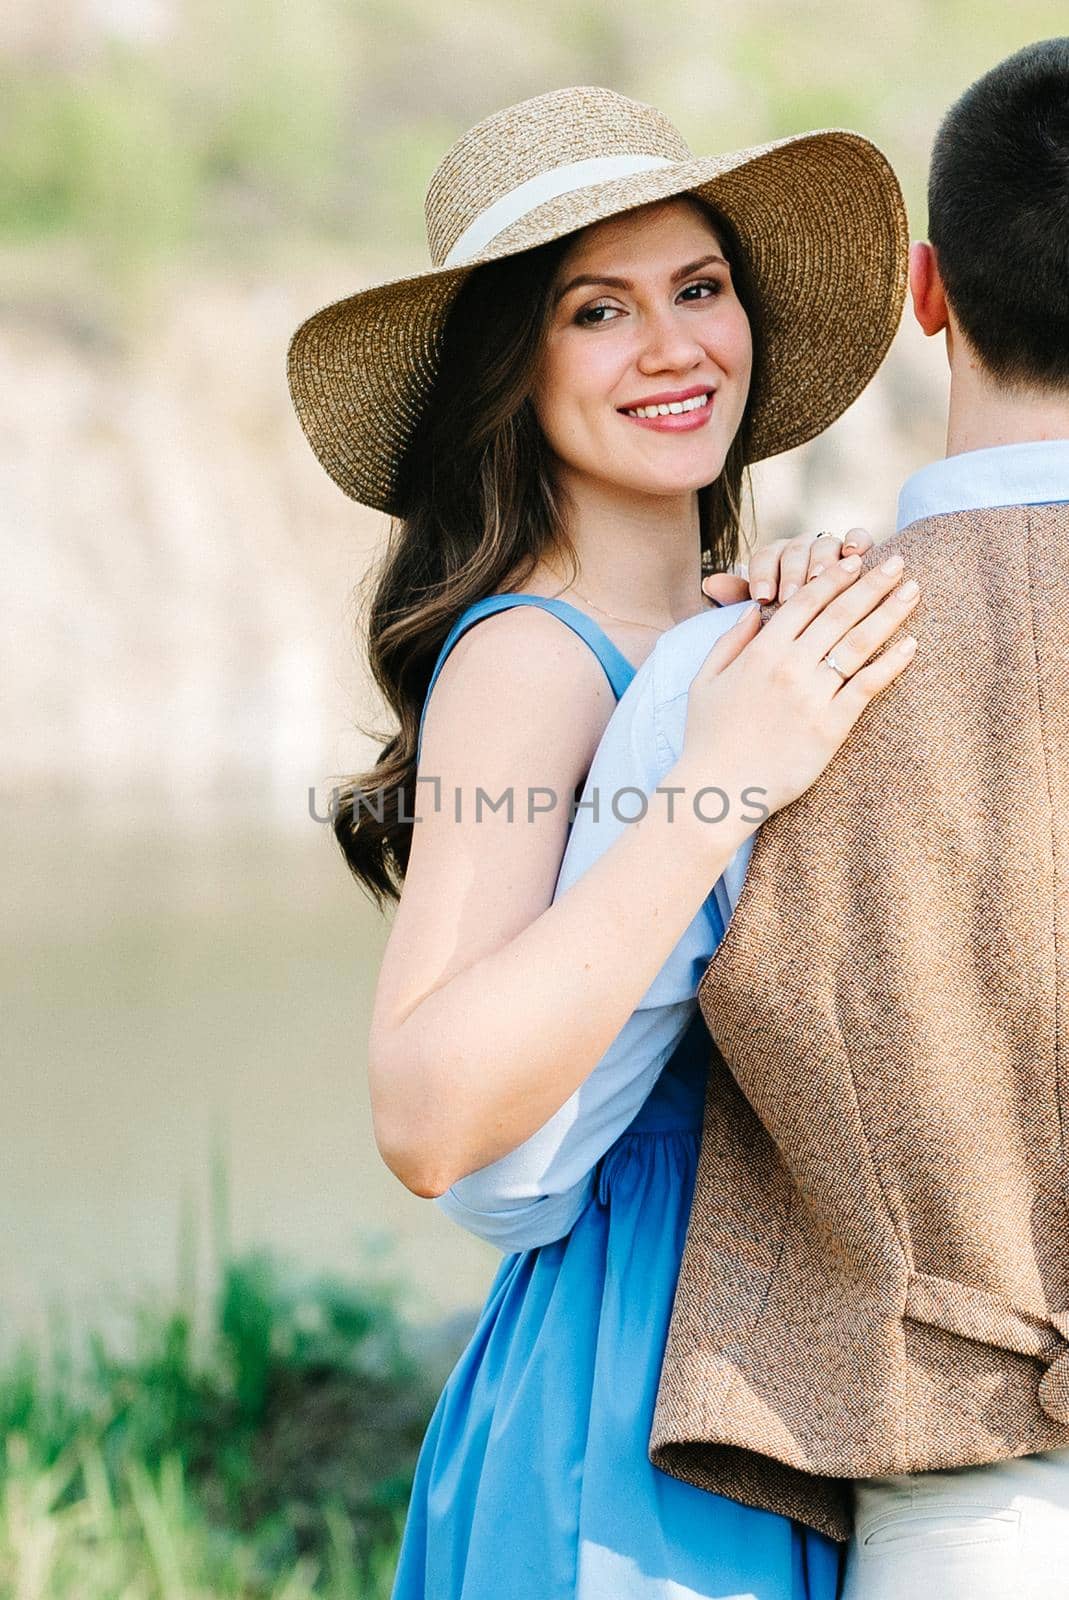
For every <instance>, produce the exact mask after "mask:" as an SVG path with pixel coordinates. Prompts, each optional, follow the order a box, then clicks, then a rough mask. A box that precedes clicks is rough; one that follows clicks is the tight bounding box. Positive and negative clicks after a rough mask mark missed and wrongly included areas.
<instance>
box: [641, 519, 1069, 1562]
mask: <svg viewBox="0 0 1069 1600" xmlns="http://www.w3.org/2000/svg"><path fill="white" fill-rule="evenodd" d="M896 548H897V549H898V550H899V551H900V552H901V554H902V555H903V557H904V559H905V564H906V575H907V576H908V575H913V576H915V577H916V578H917V579H918V581H919V582H920V585H921V599H920V603H919V604H918V606H917V607H916V608H915V610H914V612H913V613H912V615H911V618H910V621H909V628H910V630H911V631H913V632H915V633H916V635H917V638H918V641H919V649H918V652H917V655H916V657H915V659H914V660H913V662H912V663H911V664H910V666H909V667H908V668H907V669H906V671H905V672H904V673H903V674H902V676H901V677H900V678H899V679H898V680H897V682H896V683H895V684H894V685H893V687H892V688H890V689H889V690H887V691H886V693H884V694H883V695H881V696H879V697H878V698H877V699H876V700H875V701H874V702H873V704H872V705H870V706H869V707H868V709H867V710H866V711H865V712H864V713H863V715H862V717H861V719H860V721H859V722H858V724H857V726H856V727H855V728H854V729H853V730H852V732H851V733H850V735H849V737H848V738H847V740H846V743H845V744H844V746H843V747H842V749H841V750H839V751H838V752H837V753H836V755H835V757H834V758H833V759H832V761H831V763H830V765H829V766H828V767H827V768H826V769H825V771H824V773H823V774H822V775H821V777H820V778H819V779H818V780H817V782H816V783H815V784H814V785H813V787H812V788H810V789H809V790H808V791H807V792H806V793H805V794H804V795H802V796H801V797H800V798H799V799H798V800H797V801H795V802H794V804H793V805H790V806H788V807H787V808H786V809H785V810H783V811H781V812H778V813H777V814H776V815H775V816H773V817H771V818H770V819H769V820H768V821H767V822H766V823H765V824H764V825H763V827H762V828H761V830H760V832H759V833H758V835H757V838H756V839H755V842H754V849H753V854H752V856H751V860H750V865H749V871H748V875H747V878H746V882H745V884H744V887H743V891H742V894H741V897H740V899H739V902H738V905H737V906H736V909H735V912H734V914H733V916H732V918H731V922H730V924H729V926H728V931H727V936H726V938H725V940H724V942H723V943H722V944H721V946H720V947H719V949H718V951H717V953H716V955H715V956H714V958H713V960H712V962H711V963H710V965H709V967H708V969H707V971H706V973H705V976H704V977H703V979H702V982H701V985H700V987H699V991H698V994H699V1001H700V1005H701V1010H702V1013H703V1015H704V1017H705V1020H706V1022H707V1024H708V1026H709V1031H710V1033H711V1034H712V1036H713V1038H714V1039H715V1041H716V1044H715V1045H714V1047H713V1051H712V1061H711V1066H710V1076H709V1086H708V1092H707V1096H706V1103H705V1120H704V1128H703V1137H702V1148H701V1159H700V1162H699V1168H698V1173H697V1180H696V1186H695V1194H694V1203H693V1210H692V1214H691V1220H690V1225H689V1229H688V1233H687V1240H686V1247H685V1251H684V1255H683V1261H682V1266H681V1270H680V1275H679V1281H678V1287H677V1291H676V1297H675V1304H674V1308H673V1314H672V1320H671V1325H670V1328H669V1335H668V1343H667V1349H666V1353H665V1359H664V1365H663V1369H662V1373H661V1379H660V1387H659V1391H658V1395H657V1404H656V1410H655V1414H654V1420H653V1428H652V1432H651V1436H650V1459H651V1461H652V1462H653V1463H654V1465H655V1466H657V1467H659V1468H661V1469H662V1470H663V1471H665V1472H668V1473H671V1474H673V1475H674V1476H676V1477H678V1478H683V1479H685V1480H687V1481H689V1482H691V1483H695V1484H698V1485H700V1486H701V1487H703V1488H705V1489H710V1490H714V1491H715V1492H717V1493H719V1494H725V1495H728V1496H730V1497H732V1498H734V1499H736V1500H740V1501H743V1502H745V1503H747V1504H751V1505H758V1506H763V1507H767V1508H769V1509H772V1510H775V1511H779V1512H783V1513H786V1514H788V1515H792V1516H795V1517H798V1518H800V1519H801V1520H802V1521H804V1522H807V1523H809V1524H810V1525H811V1526H812V1527H814V1528H818V1529H821V1530H822V1531H824V1532H825V1533H828V1534H830V1535H831V1536H832V1537H833V1538H836V1539H840V1540H845V1539H846V1538H848V1537H849V1534H850V1531H851V1521H852V1495H851V1492H850V1482H849V1480H851V1479H853V1478H858V1477H869V1476H875V1475H883V1474H887V1473H897V1472H916V1471H926V1470H929V1469H934V1468H940V1467H954V1466H963V1465H967V1464H974V1463H979V1462H990V1461H995V1460H999V1459H1001V1458H1004V1457H1009V1456H1020V1455H1030V1454H1034V1453H1036V1452H1038V1451H1043V1450H1048V1449H1055V1448H1065V1447H1069V1209H1067V1206H1069V1164H1067V1163H1069V1151H1067V1137H1069V1136H1067V1127H1069V506H1040V507H1037V506H1033V507H1011V508H1009V509H1002V510H994V511H974V512H961V513H955V514H953V515H943V516H939V517H932V518H929V519H927V520H926V521H923V522H919V523H914V524H913V525H912V526H910V527H908V528H907V529H905V530H904V531H903V532H902V533H900V534H898V535H897V536H896V537H894V538H893V539H890V540H888V541H886V542H885V543H884V544H882V545H881V546H880V548H879V550H878V551H874V552H872V553H870V555H869V556H868V557H867V558H866V565H867V566H868V565H872V564H874V563H875V562H876V561H878V560H882V559H883V558H884V557H885V556H886V554H887V552H888V551H889V550H890V549H896ZM770 609H771V608H766V612H767V611H768V610H770ZM897 637H898V636H897V635H896V638H897Z"/></svg>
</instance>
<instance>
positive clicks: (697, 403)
mask: <svg viewBox="0 0 1069 1600" xmlns="http://www.w3.org/2000/svg"><path fill="white" fill-rule="evenodd" d="M708 403H709V394H708V393H706V394H696V395H695V396H694V397H693V399H691V400H673V401H671V402H670V403H669V404H667V405H663V404H662V405H659V406H637V407H636V408H635V410H634V411H628V412H627V415H628V416H629V417H668V416H678V414H679V413H680V412H681V411H700V410H701V408H702V406H705V405H708Z"/></svg>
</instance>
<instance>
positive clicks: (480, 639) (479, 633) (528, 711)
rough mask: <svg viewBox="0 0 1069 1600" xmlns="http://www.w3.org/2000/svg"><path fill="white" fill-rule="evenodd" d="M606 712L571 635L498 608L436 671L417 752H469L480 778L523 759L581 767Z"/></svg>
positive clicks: (607, 695) (595, 672) (602, 687)
mask: <svg viewBox="0 0 1069 1600" xmlns="http://www.w3.org/2000/svg"><path fill="white" fill-rule="evenodd" d="M462 615H463V613H462ZM614 704H615V701H614V698H613V694H612V690H611V687H610V685H609V683H608V682H607V680H606V678H605V674H604V672H603V670H602V668H601V665H600V663H599V661H598V659H597V657H596V656H595V655H594V654H593V652H592V651H591V649H590V647H589V646H588V645H587V644H586V643H585V642H584V641H583V640H582V639H581V638H579V637H578V635H577V634H575V633H573V632H572V631H571V629H569V628H566V627H564V626H562V624H561V622H560V620H559V618H557V617H555V616H554V615H553V614H552V612H550V611H548V610H546V609H545V608H544V607H542V606H538V605H526V604H523V605H514V606H508V607H504V608H502V609H500V610H495V611H493V612H492V613H490V614H489V615H483V616H480V617H478V618H477V619H476V620H475V621H474V622H473V623H472V624H471V625H470V626H469V627H467V628H465V630H464V632H463V633H462V634H461V635H460V636H459V638H457V640H456V641H455V643H454V644H453V646H452V648H451V649H450V651H449V653H448V655H447V656H446V658H445V660H444V661H443V662H442V666H441V670H440V672H439V674H438V678H437V680H436V682H435V685H434V688H433V690H432V691H431V694H430V697H429V699H428V703H427V709H426V713H425V721H424V734H423V749H424V751H425V752H428V751H429V752H431V753H432V754H433V753H434V752H435V751H436V750H438V751H441V753H442V755H443V756H447V755H448V754H449V753H450V752H454V751H456V750H457V749H458V747H461V746H463V747H466V748H468V749H470V748H471V747H472V746H473V745H477V746H478V748H479V753H480V759H481V761H482V762H483V763H484V764H485V765H486V766H487V767H488V768H489V767H491V766H493V767H507V766H509V765H510V764H520V765H522V766H524V767H527V766H529V765H530V762H531V760H532V758H534V759H536V760H537V759H541V760H542V761H543V762H552V764H553V765H554V767H555V768H557V769H559V768H560V767H561V766H562V765H563V766H564V767H567V768H571V767H573V766H575V765H576V763H579V764H580V765H582V763H583V762H584V761H585V762H586V765H587V766H588V765H589V762H590V760H591V759H592V758H593V753H594V750H595V749H596V748H597V744H598V741H599V739H600V738H601V735H602V733H603V732H604V729H605V724H606V723H607V722H608V720H609V717H610V716H611V715H612V710H613V707H614ZM436 759H437V757H436ZM582 770H583V771H584V772H585V770H586V766H583V767H582ZM546 781H547V782H548V781H549V779H548V778H547V780H546Z"/></svg>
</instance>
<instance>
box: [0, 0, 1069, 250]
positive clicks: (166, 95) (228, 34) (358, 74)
mask: <svg viewBox="0 0 1069 1600" xmlns="http://www.w3.org/2000/svg"><path fill="white" fill-rule="evenodd" d="M860 18H861V14H860V13H859V12H858V11H857V8H856V7H852V6H850V5H849V4H847V3H846V0H804V3H803V0H751V3H749V4H747V5H746V6H744V7H740V6H738V5H737V4H733V3H729V0H712V4H710V3H709V0H700V3H699V0H675V4H674V5H673V6H672V7H670V8H669V9H668V10H667V11H666V10H665V9H664V8H663V7H661V8H658V7H656V6H655V5H654V3H653V0H617V3H616V4H614V5H613V6H612V7H606V6H605V5H603V4H602V3H601V0H539V4H537V5H535V4H534V3H533V0H510V3H508V4H506V5H501V4H495V3H493V0H467V3H466V4H465V5H464V6H462V7H447V6H444V5H428V4H426V3H422V4H417V0H304V3H302V4H301V5H300V6H294V5H292V4H289V3H288V0H231V3H229V4H228V5H226V6H223V7H220V6H217V5H209V3H208V0H185V3H184V4H182V5H181V6H177V7H175V9H174V12H173V16H172V17H171V21H170V22H169V23H168V24H166V26H167V27H168V28H169V31H167V32H164V33H163V34H159V33H157V34H156V35H152V34H151V33H150V34H149V35H147V36H144V37H141V38H133V37H129V36H128V37H125V38H121V37H119V36H117V35H116V34H115V33H114V32H110V33H109V32H108V30H107V25H106V24H105V23H104V22H100V21H98V22H97V23H95V24H93V25H91V26H90V27H89V28H88V37H87V38H86V39H85V40H84V41H83V45H82V48H81V50H80V52H79V53H78V55H77V58H76V59H73V58H71V57H70V54H69V53H65V52H61V51H49V50H47V49H36V50H34V49H29V48H28V49H27V50H26V51H25V56H24V59H22V60H19V59H18V57H17V55H15V54H11V55H10V56H9V59H8V60H7V62H6V64H4V65H3V66H2V67H0V240H3V239H5V238H6V239H7V240H8V241H14V242H20V241H21V242H23V243H26V242H28V241H32V240H49V239H51V240H57V239H62V238H64V237H69V238H72V239H76V240H78V241H79V242H80V243H82V244H83V245H88V246H89V247H91V249H92V251H93V261H94V266H95V267H96V268H97V269H99V270H100V271H101V272H103V273H104V274H105V275H106V276H107V277H109V278H112V279H116V278H123V277H125V278H128V279H129V278H131V277H136V276H137V275H138V274H140V273H141V272H142V271H143V269H144V268H146V267H147V266H149V265H150V264H151V263H152V262H154V261H160V260H163V259H168V260H169V259H172V258H174V257H175V256H177V255H181V254H182V253H183V252H185V251H187V250H189V249H190V248H191V247H197V248H202V247H211V248H213V249H216V250H218V251H220V252H221V253H222V254H223V255H224V257H226V256H236V255H238V254H241V253H247V252H250V251H255V252H260V251H262V248H263V247H264V246H265V245H268V244H270V245H282V244H291V243H292V242H293V241H294V240H295V239H302V238H303V239H307V240H310V241H314V240H317V239H318V240H327V239H333V240H342V241H344V242H345V243H346V244H347V245H348V246H349V247H350V248H351V247H352V246H353V245H354V244H356V245H359V247H360V248H361V249H362V251H363V252H364V253H365V254H368V255H370V256H382V257H393V258H395V259H396V258H399V257H401V256H402V255H407V254H409V253H410V252H418V251H419V250H421V249H422V246H423V219H422V214H421V200H422V196H423V191H424V189H425V188H426V184H427V181H428V179H429V177H430V175H431V172H432V171H433V168H434V166H435V165H436V163H437V161H438V159H439V158H440V157H441V155H442V154H443V153H444V151H445V149H446V148H447V147H448V145H449V144H451V143H452V141H453V140H454V139H456V138H457V137H458V136H459V135H460V133H462V132H463V130H464V129H465V128H466V127H468V126H469V125H470V124H471V123H472V122H474V121H476V120H477V119H478V118H480V117H482V116H485V115H487V114H488V113H489V112H490V111H492V110H494V109H496V108H497V107H499V106H501V105H504V104H506V103H508V102H509V101H510V100H518V99H522V98H524V97H525V96H527V95H532V94H538V93H542V92H544V91H545V90H547V89H551V88H555V87H559V86H560V85H562V84H567V83H604V84H607V85H608V86H610V87H612V88H615V89H618V90H620V91H621V92H623V93H625V94H631V95H634V96H636V97H637V98H639V99H642V100H648V101H652V102H653V103H654V104H657V105H662V106H663V107H664V109H665V111H666V112H667V113H668V115H669V116H671V117H672V118H673V120H675V121H677V122H678V124H679V126H680V128H681V129H682V131H683V132H684V133H685V135H686V136H687V138H688V139H689V140H690V142H691V144H692V146H693V147H694V148H695V149H707V150H715V149H730V148H732V147H735V146H738V145H742V144H746V143H750V142H757V141H760V140H763V139H768V138H773V137H776V136H778V135H780V134H784V133H788V132H797V131H800V130H801V129H802V128H805V127H827V126H847V127H856V128H858V129H860V130H861V131H863V132H866V133H868V134H870V135H871V136H872V137H873V138H875V139H876V141H877V142H878V143H880V144H881V145H883V147H884V148H885V149H886V150H887V152H888V154H889V155H890V157H891V160H892V162H893V164H894V165H895V167H896V169H897V170H898V171H899V173H900V175H901V176H902V178H903V181H904V185H905V187H906V190H907V194H908V196H909V198H910V201H911V209H912V210H913V212H914V214H915V217H916V227H917V229H918V231H923V211H922V207H923V181H924V169H925V165H926V162H927V154H928V148H929V145H930V141H931V136H932V134H933V132H934V130H935V127H936V125H937V123H938V120H939V117H940V115H941V114H942V111H943V110H944V109H945V108H946V106H947V105H948V104H949V103H950V101H951V100H952V99H954V98H955V97H956V95H957V94H959V93H960V92H961V90H962V89H963V88H964V87H965V86H966V85H967V84H968V83H969V82H970V81H971V80H972V79H973V78H974V77H976V76H977V75H978V74H979V73H981V72H982V71H984V70H985V69H986V68H987V67H989V66H991V65H993V64H994V62H996V61H997V60H999V59H1001V57H1003V56H1004V55H1007V54H1008V53H1009V52H1010V51H1012V50H1014V49H1017V48H1019V47H1020V46H1021V45H1023V44H1025V43H1027V42H1028V41H1029V40H1031V39H1036V38H1043V37H1045V36H1048V35H1051V34H1055V33H1060V32H1062V31H1064V30H1063V22H1064V19H1063V18H1062V17H1061V4H1060V0H1019V4H1017V5H1016V6H1014V7H1012V8H1007V7H1005V6H1001V5H997V4H996V3H995V0H968V3H966V0H903V3H901V4H900V5H897V6H894V7H889V8H888V7H885V8H884V9H883V10H882V11H879V12H871V11H870V12H867V13H865V15H864V20H863V21H862V20H860ZM114 26H115V25H114V24H113V25H112V27H113V28H114ZM918 213H920V214H918Z"/></svg>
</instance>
